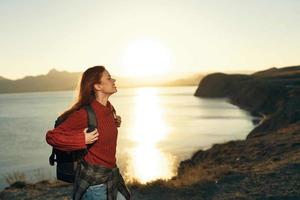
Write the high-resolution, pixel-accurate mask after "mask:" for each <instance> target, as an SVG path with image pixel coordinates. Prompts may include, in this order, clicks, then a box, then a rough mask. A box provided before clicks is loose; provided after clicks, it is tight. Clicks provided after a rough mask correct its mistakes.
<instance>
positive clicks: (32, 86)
mask: <svg viewBox="0 0 300 200" xmlns="http://www.w3.org/2000/svg"><path fill="white" fill-rule="evenodd" d="M81 74H82V73H81V72H67V71H58V70H56V69H51V70H50V71H49V72H48V73H47V74H45V75H38V76H26V77H24V78H21V79H17V80H10V79H7V78H4V77H2V76H0V93H19V92H41V91H61V90H74V89H75V88H76V86H77V84H78V82H79V80H80V77H81ZM202 77H203V75H201V74H194V75H190V76H188V77H182V78H178V79H173V80H166V79H164V81H157V80H152V81H151V80H145V79H136V78H130V79H129V78H124V77H115V78H116V79H117V86H118V87H142V86H191V85H195V86H196V85H197V84H198V83H199V80H200V79H201V78H202Z"/></svg>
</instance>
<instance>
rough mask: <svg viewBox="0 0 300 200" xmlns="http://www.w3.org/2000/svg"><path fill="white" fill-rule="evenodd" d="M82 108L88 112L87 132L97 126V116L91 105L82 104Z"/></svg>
mask: <svg viewBox="0 0 300 200" xmlns="http://www.w3.org/2000/svg"><path fill="white" fill-rule="evenodd" d="M84 109H85V110H86V112H87V114H88V130H87V132H91V131H93V130H95V129H96V128H97V118H96V114H95V112H94V110H93V108H92V107H91V105H86V106H84Z"/></svg>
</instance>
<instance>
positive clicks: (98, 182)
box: [46, 66, 130, 200]
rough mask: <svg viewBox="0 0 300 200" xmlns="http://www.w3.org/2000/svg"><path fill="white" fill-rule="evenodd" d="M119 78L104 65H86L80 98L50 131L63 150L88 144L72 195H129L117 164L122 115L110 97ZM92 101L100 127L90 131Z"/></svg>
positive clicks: (50, 139)
mask: <svg viewBox="0 0 300 200" xmlns="http://www.w3.org/2000/svg"><path fill="white" fill-rule="evenodd" d="M115 82H116V80H115V79H113V78H111V75H110V74H109V72H108V71H107V70H106V69H105V68H104V67H103V66H95V67H91V68H89V69H87V70H86V71H85V72H84V73H83V75H82V78H81V82H80V88H79V95H78V99H77V102H76V103H75V104H74V105H73V106H72V107H71V108H70V109H69V110H67V111H65V112H64V113H63V114H62V115H61V116H60V117H61V119H65V120H64V121H63V123H61V124H60V125H59V126H57V127H56V128H55V129H53V130H50V131H48V132H47V135H46V140H47V142H48V144H50V145H51V146H53V147H54V148H57V149H59V150H63V151H74V150H80V149H85V148H87V145H90V147H89V148H88V152H87V154H86V155H85V156H84V158H83V159H82V161H81V162H80V164H79V167H77V169H76V177H75V181H74V187H73V199H76V200H77V199H78V200H79V199H83V200H89V199H97V200H98V199H99V200H102V199H103V200H104V199H105V200H106V199H109V200H116V199H117V200H122V199H127V200H128V199H130V194H129V191H128V190H127V188H126V186H125V183H124V180H123V178H122V176H121V175H120V173H119V170H118V168H117V167H116V145H117V135H118V129H117V127H119V126H120V123H121V118H120V117H119V116H116V115H115V110H114V108H113V106H112V105H111V103H110V102H109V101H108V98H109V97H110V96H111V95H112V94H114V93H116V92H117V88H116V85H115ZM88 104H89V105H91V107H92V109H93V110H94V112H95V114H96V119H97V122H98V123H97V124H98V125H97V129H95V130H94V131H92V132H89V133H87V112H86V110H85V109H84V108H83V106H85V105H88Z"/></svg>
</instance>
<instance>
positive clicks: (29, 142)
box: [0, 87, 253, 188]
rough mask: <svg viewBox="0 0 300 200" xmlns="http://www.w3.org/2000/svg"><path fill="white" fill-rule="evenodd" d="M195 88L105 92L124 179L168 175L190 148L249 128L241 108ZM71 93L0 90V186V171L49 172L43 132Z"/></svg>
mask: <svg viewBox="0 0 300 200" xmlns="http://www.w3.org/2000/svg"><path fill="white" fill-rule="evenodd" d="M195 90H196V87H163V88H130V89H119V92H118V93H116V94H114V95H113V96H112V97H111V102H112V103H113V105H114V106H115V108H116V110H117V112H118V114H119V115H120V116H121V117H122V127H121V128H120V129H119V140H118V147H117V158H118V165H119V167H120V169H121V171H122V172H123V174H124V176H125V177H126V178H127V179H131V180H132V179H136V180H138V181H140V182H142V183H145V182H147V181H151V180H155V179H157V178H164V179H166V178H170V177H171V176H173V175H175V172H176V168H177V166H178V163H179V161H180V160H182V159H186V158H188V157H190V156H191V155H192V153H193V152H195V151H196V150H198V149H206V148H209V147H210V146H211V145H212V144H214V143H221V142H225V141H228V140H236V139H244V138H245V137H246V135H247V133H249V131H250V130H251V129H252V128H253V124H252V123H251V119H252V118H251V116H249V115H248V113H246V112H245V111H243V110H240V109H238V108H237V107H236V106H233V105H231V104H229V103H227V101H226V99H202V98H197V97H194V96H193V93H194V91H195ZM73 97H74V92H72V91H62V92H38V93H19V94H1V95H0V145H1V151H0V177H1V179H0V186H1V188H3V187H4V185H5V181H4V177H5V175H7V174H12V173H13V172H24V173H25V174H27V176H28V179H29V180H35V179H39V178H44V177H46V178H48V177H52V176H53V172H54V170H53V169H54V167H50V166H49V165H48V156H49V154H50V151H51V148H50V146H49V145H47V143H46V142H45V133H46V131H47V130H49V129H52V127H53V124H54V121H55V119H56V117H57V115H58V113H60V112H62V111H63V110H64V109H66V108H67V107H68V106H69V105H70V104H71V102H72V100H73ZM100 137H101V136H100ZM37 177H38V178H37Z"/></svg>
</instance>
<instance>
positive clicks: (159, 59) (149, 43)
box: [120, 38, 172, 77]
mask: <svg viewBox="0 0 300 200" xmlns="http://www.w3.org/2000/svg"><path fill="white" fill-rule="evenodd" d="M171 61H172V58H171V51H170V50H169V49H168V48H167V47H166V46H164V45H163V44H162V43H161V42H160V41H159V40H155V39H149V38H148V39H147V38H143V39H136V40H134V41H131V42H130V43H129V44H128V45H127V47H125V48H124V50H123V52H122V56H121V63H120V66H121V68H122V74H124V75H126V76H133V77H149V76H153V75H163V74H166V73H167V72H168V71H170V67H171Z"/></svg>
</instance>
